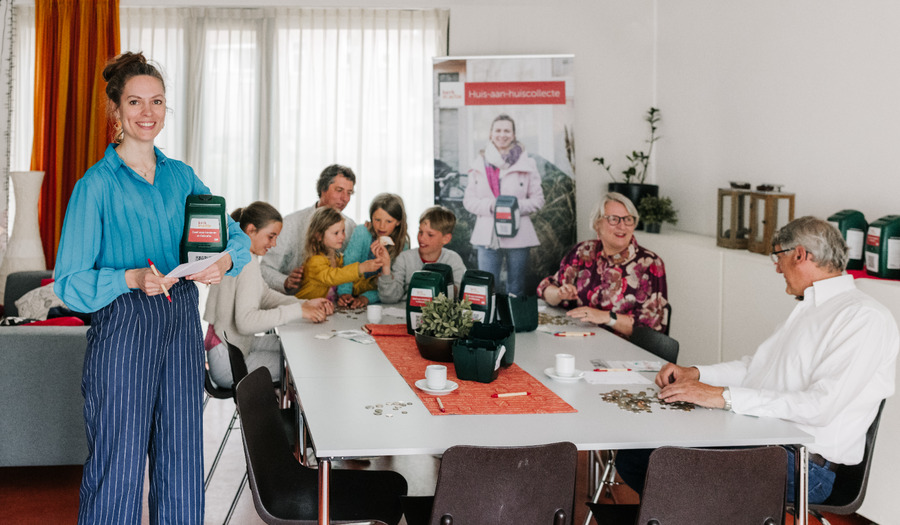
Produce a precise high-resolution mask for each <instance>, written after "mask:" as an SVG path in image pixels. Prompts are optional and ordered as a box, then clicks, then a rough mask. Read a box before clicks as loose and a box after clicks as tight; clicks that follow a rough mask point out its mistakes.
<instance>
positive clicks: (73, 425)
mask: <svg viewBox="0 0 900 525" xmlns="http://www.w3.org/2000/svg"><path fill="white" fill-rule="evenodd" d="M50 276H51V272H49V271H44V272H18V273H13V274H10V275H9V277H7V280H6V293H5V297H4V307H5V313H6V315H8V316H13V315H16V313H17V310H16V308H15V300H16V299H18V298H19V297H21V296H22V294H24V293H26V292H28V291H29V290H32V289H34V288H36V287H38V286H40V283H41V279H42V278H49V277H50ZM87 329H88V327H86V326H0V363H2V365H3V371H2V372H0V467H9V466H27V465H77V464H83V463H84V460H85V459H86V458H87V440H86V438H85V434H84V415H83V412H82V410H83V407H84V398H83V397H82V395H81V371H82V367H83V365H84V352H85V348H86V347H87V339H86V335H85V334H86V333H87Z"/></svg>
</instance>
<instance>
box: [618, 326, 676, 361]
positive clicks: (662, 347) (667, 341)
mask: <svg viewBox="0 0 900 525" xmlns="http://www.w3.org/2000/svg"><path fill="white" fill-rule="evenodd" d="M628 340H629V341H631V342H632V343H634V344H636V345H637V346H639V347H641V348H643V349H644V350H646V351H648V352H650V353H651V354H653V355H655V356H657V357H660V358H662V359H665V360H666V361H668V362H670V363H675V362H677V361H678V350H679V345H678V341H676V340H675V339H672V338H671V337H669V336H667V335H666V334H664V333H662V332H657V331H656V330H654V329H652V328H647V327H646V326H635V327H634V329H633V330H632V332H631V337H629V338H628Z"/></svg>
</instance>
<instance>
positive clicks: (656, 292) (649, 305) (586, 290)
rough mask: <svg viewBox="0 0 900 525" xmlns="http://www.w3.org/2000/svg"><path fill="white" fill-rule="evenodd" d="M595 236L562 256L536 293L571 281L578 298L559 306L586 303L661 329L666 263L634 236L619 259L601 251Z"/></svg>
mask: <svg viewBox="0 0 900 525" xmlns="http://www.w3.org/2000/svg"><path fill="white" fill-rule="evenodd" d="M602 248H603V244H602V243H601V242H600V241H599V240H592V241H584V242H581V243H578V244H576V245H575V247H574V248H572V250H571V251H570V252H569V253H568V254H567V255H566V256H565V258H563V260H562V262H561V263H560V264H559V271H558V272H556V273H555V274H553V275H551V276H550V277H547V278H545V279H544V280H543V281H541V283H540V284H539V285H538V289H537V293H538V297H543V296H544V290H545V289H546V288H547V287H548V286H550V285H551V284H552V285H555V286H560V285H562V284H565V283H570V284H574V285H575V288H577V289H578V299H577V300H574V301H563V302H561V303H560V304H559V306H561V307H562V308H565V309H571V308H575V307H577V306H590V307H593V308H597V309H600V310H612V311H613V312H616V313H617V314H626V315H630V316H633V317H634V322H635V323H637V324H641V325H644V326H647V327H650V328H652V329H654V330H657V331H659V332H664V331H665V327H666V324H667V323H668V319H666V315H665V310H664V307H665V306H666V304H667V303H668V300H667V298H666V293H667V291H666V267H665V265H664V264H663V261H662V259H660V258H659V256H658V255H656V254H655V253H653V252H651V251H650V250H647V249H646V248H642V247H641V246H639V245H638V243H637V241H636V240H635V239H634V237H632V238H631V245H630V246H629V247H628V250H626V251H625V253H624V256H619V260H615V259H614V258H611V257H607V256H605V255H603V249H602Z"/></svg>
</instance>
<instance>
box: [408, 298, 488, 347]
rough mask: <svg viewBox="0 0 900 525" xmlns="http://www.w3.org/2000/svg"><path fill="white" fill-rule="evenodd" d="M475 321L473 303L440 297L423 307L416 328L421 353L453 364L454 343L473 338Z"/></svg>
mask: <svg viewBox="0 0 900 525" xmlns="http://www.w3.org/2000/svg"><path fill="white" fill-rule="evenodd" d="M474 322H475V321H474V320H473V319H472V303H471V302H469V301H468V300H466V299H463V300H460V301H458V300H456V299H453V298H451V297H447V296H446V295H444V294H438V296H437V297H435V298H434V299H432V300H431V302H428V303H426V304H424V305H422V314H421V316H420V317H419V326H418V327H417V328H416V346H417V347H418V348H419V353H420V354H422V357H424V358H425V359H428V360H430V361H441V362H445V363H449V362H451V361H453V341H455V340H457V339H459V338H460V337H465V336H467V335H469V330H471V329H472V325H473V324H474Z"/></svg>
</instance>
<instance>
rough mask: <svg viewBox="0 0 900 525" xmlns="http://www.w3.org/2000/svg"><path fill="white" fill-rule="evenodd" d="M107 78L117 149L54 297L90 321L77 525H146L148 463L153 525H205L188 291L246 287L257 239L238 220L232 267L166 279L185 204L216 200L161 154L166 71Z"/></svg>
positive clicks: (72, 205)
mask: <svg viewBox="0 0 900 525" xmlns="http://www.w3.org/2000/svg"><path fill="white" fill-rule="evenodd" d="M103 78H104V80H106V82H107V85H106V94H107V96H108V97H109V106H108V108H109V113H110V117H111V118H115V119H116V124H117V134H116V138H115V143H114V144H110V145H109V146H108V147H107V148H106V153H105V155H104V157H103V159H101V160H100V161H99V162H98V163H97V164H95V165H94V166H92V167H91V168H90V169H89V170H88V171H87V172H86V173H85V174H84V177H82V178H81V180H79V181H78V183H77V184H76V185H75V189H74V191H73V192H72V197H71V199H70V200H69V205H68V208H67V210H66V218H65V223H64V224H63V230H62V238H61V240H60V245H59V252H58V254H57V265H56V283H55V285H54V290H55V291H56V294H57V295H58V296H59V297H60V298H61V299H62V300H63V301H64V302H65V303H66V305H67V306H68V307H69V308H71V309H73V310H76V311H80V312H94V313H93V316H92V319H91V328H90V330H88V333H87V339H88V346H87V352H86V354H85V360H84V375H83V378H82V391H83V392H84V419H85V428H86V431H87V440H88V458H87V461H86V462H85V466H84V474H83V477H82V481H81V494H80V504H79V510H78V521H79V523H140V521H141V492H142V487H143V482H144V465H145V464H146V463H147V456H148V454H149V465H150V496H149V506H150V509H149V510H150V521H151V522H152V523H183V524H200V523H202V522H203V455H202V450H203V449H202V445H203V438H202V430H203V425H202V423H203V420H202V407H201V400H202V395H203V338H202V335H201V332H200V313H199V310H198V308H197V296H198V292H197V286H196V285H195V284H194V283H192V282H189V281H196V282H202V283H205V284H215V283H218V282H220V281H221V280H222V276H223V275H225V274H226V272H227V273H228V275H237V274H238V272H240V270H241V268H242V267H243V266H244V264H246V263H247V262H248V261H249V259H250V254H249V252H248V246H249V240H248V239H247V237H246V235H244V234H243V232H241V230H240V228H239V227H238V225H237V224H235V223H234V221H231V220H229V221H228V236H229V239H228V249H229V250H230V254H229V255H225V256H224V257H222V258H221V259H219V260H218V261H217V262H216V263H215V264H213V265H211V266H209V267H208V268H206V269H204V270H202V271H200V272H198V273H195V274H193V275H190V276H188V277H186V280H185V279H181V280H177V279H173V278H168V277H163V275H164V274H166V273H167V272H169V271H170V270H172V269H173V268H175V267H176V266H177V265H178V263H179V244H180V242H181V235H182V229H183V226H184V209H185V199H186V198H187V197H188V195H197V194H208V193H210V191H209V188H207V187H206V186H205V185H204V184H203V183H202V182H201V181H200V179H199V178H197V176H196V175H195V174H194V171H193V170H192V169H191V168H190V167H189V166H187V165H186V164H184V163H182V162H179V161H176V160H172V159H169V158H167V157H166V156H165V155H163V153H162V152H161V151H160V150H159V149H157V148H156V147H155V146H154V145H153V141H154V139H155V138H156V136H157V135H158V134H159V132H160V131H161V130H162V128H163V125H164V124H165V117H166V98H165V85H164V82H163V79H162V75H161V74H160V72H159V70H158V69H157V68H156V67H154V66H153V65H151V64H148V63H147V61H146V59H145V58H144V56H143V55H142V54H140V53H138V54H133V53H125V54H122V55H119V56H118V57H116V58H114V59H112V60H111V61H110V62H109V64H107V66H106V68H105V69H104V70H103ZM149 261H153V263H155V265H156V267H155V268H154V267H152V266H151V265H152V263H150V262H149ZM148 266H151V267H148ZM157 269H158V273H157ZM165 293H167V294H168V296H170V298H167V295H164V294H165Z"/></svg>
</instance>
